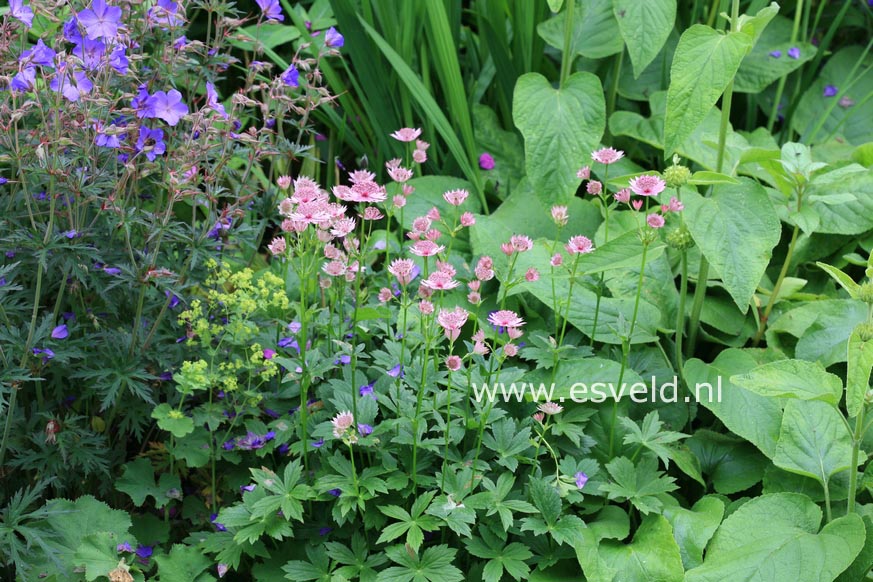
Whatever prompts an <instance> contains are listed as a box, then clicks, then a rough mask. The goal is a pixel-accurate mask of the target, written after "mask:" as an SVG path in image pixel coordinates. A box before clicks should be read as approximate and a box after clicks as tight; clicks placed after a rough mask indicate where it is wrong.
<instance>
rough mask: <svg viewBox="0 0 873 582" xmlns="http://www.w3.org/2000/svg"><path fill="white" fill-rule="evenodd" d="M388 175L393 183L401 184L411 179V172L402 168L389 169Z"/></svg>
mask: <svg viewBox="0 0 873 582" xmlns="http://www.w3.org/2000/svg"><path fill="white" fill-rule="evenodd" d="M388 175H389V176H391V179H392V180H394V181H395V182H399V183H401V184H402V183H403V182H406V181H407V180H409V179H410V178H412V170H409V169H407V168H403V167H397V168H389V169H388Z"/></svg>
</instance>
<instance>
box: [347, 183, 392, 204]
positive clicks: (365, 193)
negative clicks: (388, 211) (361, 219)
mask: <svg viewBox="0 0 873 582" xmlns="http://www.w3.org/2000/svg"><path fill="white" fill-rule="evenodd" d="M387 198H388V193H387V192H385V188H383V187H382V186H379V185H378V184H376V183H375V182H358V183H357V184H355V185H354V186H352V197H351V199H350V200H349V201H350V202H370V203H372V204H377V203H379V202H384V201H385V200H386V199H387Z"/></svg>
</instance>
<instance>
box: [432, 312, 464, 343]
mask: <svg viewBox="0 0 873 582" xmlns="http://www.w3.org/2000/svg"><path fill="white" fill-rule="evenodd" d="M469 315H470V314H469V312H468V311H467V310H466V309H463V308H461V307H455V308H454V309H440V312H439V315H437V323H439V324H440V327H442V328H443V332H444V333H445V334H446V338H448V339H449V340H450V341H455V340H456V339H458V336H459V335H460V333H461V328H462V327H464V324H465V323H467V317H469Z"/></svg>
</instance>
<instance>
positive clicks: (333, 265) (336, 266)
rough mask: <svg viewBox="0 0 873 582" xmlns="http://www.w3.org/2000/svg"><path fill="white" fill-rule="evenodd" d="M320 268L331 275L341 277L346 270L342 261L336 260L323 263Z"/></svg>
mask: <svg viewBox="0 0 873 582" xmlns="http://www.w3.org/2000/svg"><path fill="white" fill-rule="evenodd" d="M321 270H322V271H324V272H325V273H327V274H328V275H330V276H331V277H342V276H343V275H345V274H346V273H347V272H348V267H347V266H346V264H345V263H344V262H343V261H339V260H336V261H330V262H328V263H325V264H324V266H323V267H322V268H321Z"/></svg>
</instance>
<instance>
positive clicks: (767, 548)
mask: <svg viewBox="0 0 873 582" xmlns="http://www.w3.org/2000/svg"><path fill="white" fill-rule="evenodd" d="M821 517H822V516H821V509H819V508H818V506H816V505H815V504H814V503H813V502H812V501H810V500H809V498H807V497H806V496H804V495H799V494H794V493H776V494H772V495H763V496H761V497H758V498H756V499H752V500H751V501H749V502H748V503H746V504H745V505H743V506H742V507H740V508H739V509H737V510H736V511H735V512H734V513H732V514H731V515H730V516H729V517H728V518H727V519H725V520H724V523H723V524H722V525H721V527H720V528H719V530H718V531H717V532H716V534H715V537H714V538H713V540H712V542H711V543H710V545H709V548H708V549H707V552H706V559H705V560H704V562H703V565H702V566H699V567H697V568H694V569H693V570H689V571H688V572H687V573H686V578H685V580H686V582H726V581H728V580H729V581H730V582H831V581H832V580H834V578H836V577H837V575H838V574H839V573H840V572H842V571H843V570H845V569H846V568H847V567H848V566H849V564H851V563H852V560H854V558H855V556H857V555H858V552H860V551H861V547H862V546H863V545H864V539H865V532H864V524H863V522H862V521H861V518H860V517H858V516H857V515H855V514H852V515H847V516H845V517H841V518H838V519H835V520H834V521H832V522H831V523H829V524H827V525H826V526H825V527H824V528H822V529H821V531H819V525H820V523H821Z"/></svg>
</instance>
